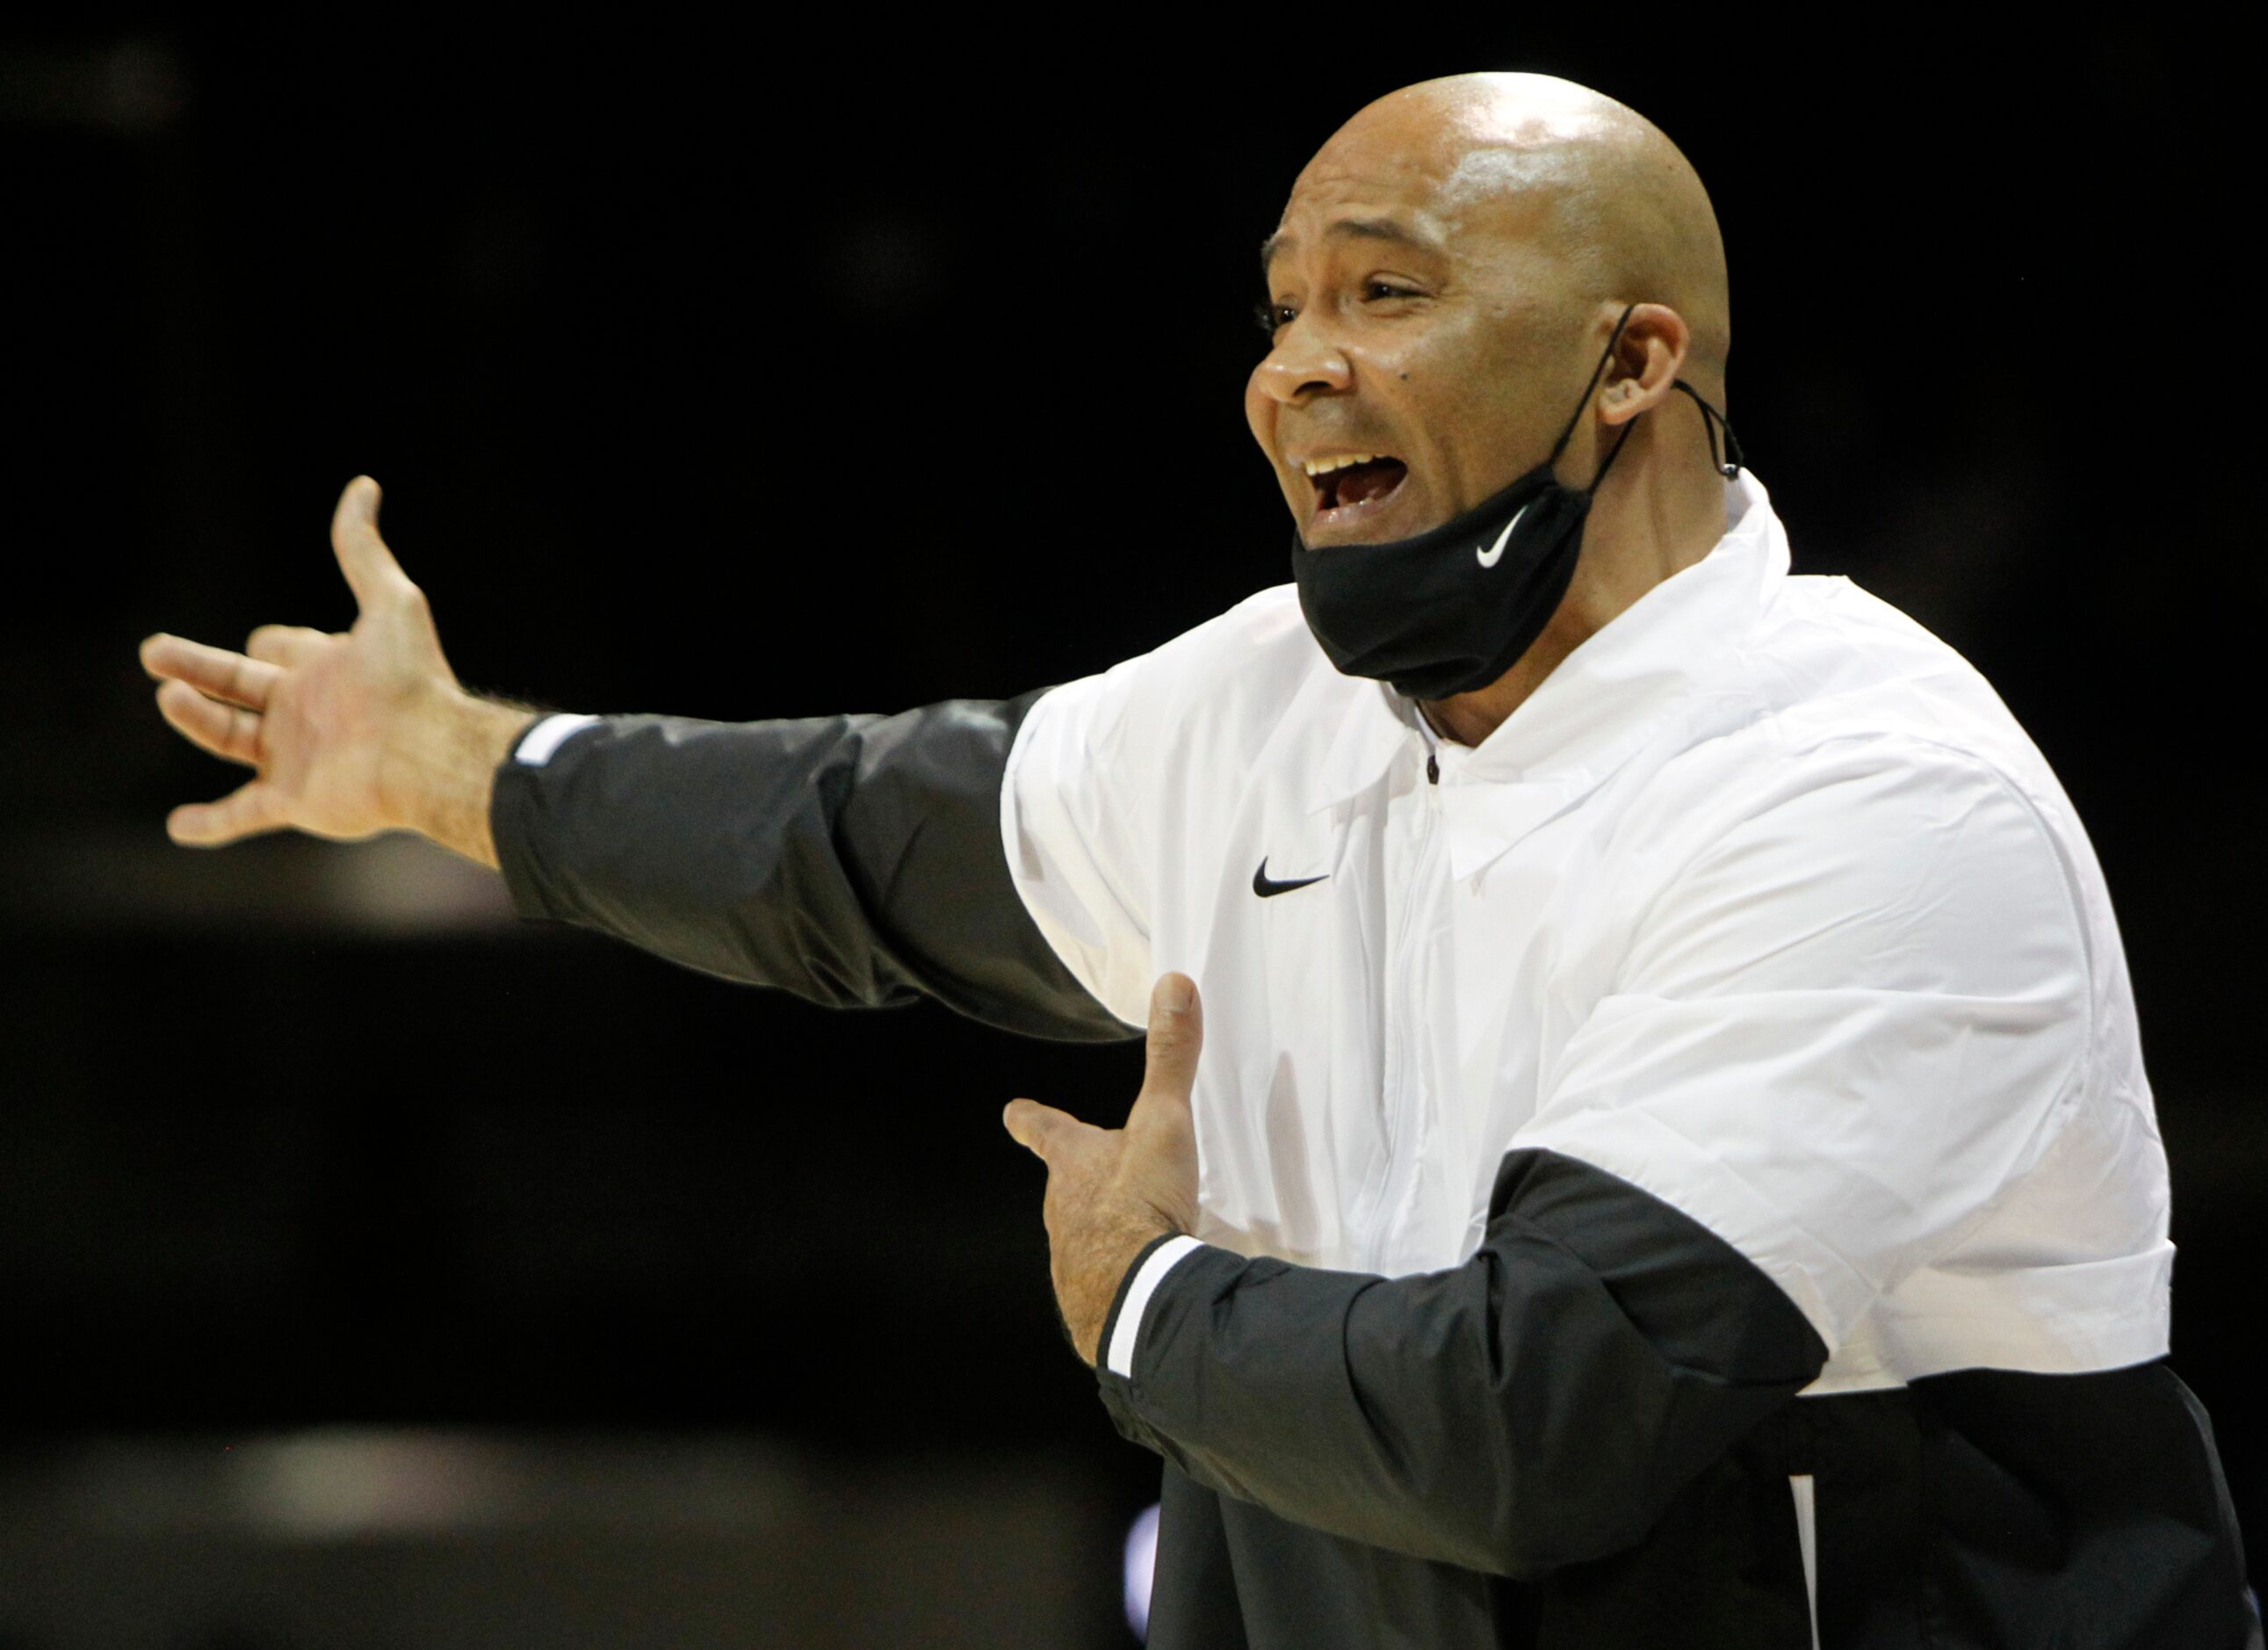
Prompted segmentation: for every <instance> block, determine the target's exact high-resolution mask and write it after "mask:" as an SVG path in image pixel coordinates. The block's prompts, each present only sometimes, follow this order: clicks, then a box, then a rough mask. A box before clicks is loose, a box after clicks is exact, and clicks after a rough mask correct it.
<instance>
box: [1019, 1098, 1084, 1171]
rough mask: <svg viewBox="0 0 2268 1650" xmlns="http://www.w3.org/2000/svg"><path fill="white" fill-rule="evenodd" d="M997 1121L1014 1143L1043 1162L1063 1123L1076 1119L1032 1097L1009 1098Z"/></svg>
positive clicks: (1046, 1160)
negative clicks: (1010, 1099)
mask: <svg viewBox="0 0 2268 1650" xmlns="http://www.w3.org/2000/svg"><path fill="white" fill-rule="evenodd" d="M1000 1121H1001V1122H1002V1123H1005V1124H1006V1125H1007V1130H1008V1133H1009V1135H1010V1136H1011V1137H1012V1138H1013V1139H1014V1140H1015V1142H1016V1144H1017V1145H1020V1146H1022V1147H1023V1148H1024V1149H1025V1150H1026V1151H1027V1152H1029V1153H1031V1154H1032V1155H1033V1156H1034V1157H1036V1158H1038V1159H1039V1160H1040V1161H1042V1163H1045V1162H1048V1161H1049V1157H1048V1153H1049V1150H1051V1149H1052V1148H1053V1147H1054V1145H1056V1143H1057V1140H1059V1139H1060V1138H1062V1136H1063V1130H1064V1124H1065V1123H1076V1122H1078V1121H1079V1120H1078V1119H1077V1118H1075V1117H1073V1116H1071V1114H1070V1113H1069V1112H1067V1111H1057V1109H1055V1108H1054V1107H1053V1106H1042V1104H1040V1102H1039V1101H1036V1100H1012V1101H1009V1102H1008V1109H1006V1110H1005V1111H1004V1112H1002V1113H1001V1114H1000Z"/></svg>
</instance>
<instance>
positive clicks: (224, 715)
mask: <svg viewBox="0 0 2268 1650" xmlns="http://www.w3.org/2000/svg"><path fill="white" fill-rule="evenodd" d="M158 714H159V715H160V716H162V717H164V718H166V720H167V721H168V722H171V723H172V724H173V726H174V727H175V728H176V729H177V730H179V731H180V733H181V734H182V735H183V736H184V737H186V738H187V739H188V741H189V742H190V743H191V744H192V745H196V746H200V747H202V748H204V749H206V750H209V751H210V752H211V753H212V754H213V755H216V756H219V757H224V758H225V759H226V760H227V761H230V762H242V763H243V764H244V765H245V766H246V767H247V768H256V767H258V766H259V765H260V718H259V716H258V715H257V714H255V713H254V712H253V711H247V710H243V709H241V708H239V706H236V705H232V704H223V703H220V701H219V700H217V699H208V698H206V697H205V696H204V695H203V694H202V693H199V692H198V691H197V690H196V689H195V688H192V687H190V686H189V685H188V683H187V682H185V681H168V682H166V683H165V684H164V685H163V686H161V687H160V688H159V689H158Z"/></svg>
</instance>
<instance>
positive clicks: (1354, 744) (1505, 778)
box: [1307, 470, 1788, 878]
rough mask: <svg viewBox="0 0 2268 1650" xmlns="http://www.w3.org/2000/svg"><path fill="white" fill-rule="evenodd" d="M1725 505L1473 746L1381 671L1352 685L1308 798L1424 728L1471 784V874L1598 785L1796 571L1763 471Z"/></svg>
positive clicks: (1461, 815)
mask: <svg viewBox="0 0 2268 1650" xmlns="http://www.w3.org/2000/svg"><path fill="white" fill-rule="evenodd" d="M1725 515H1726V522H1727V527H1726V531H1725V535H1724V536H1723V537H1722V538H1720V539H1719V540H1718V541H1717V542H1716V544H1715V545H1714V546H1713V547H1712V549H1710V551H1709V554H1708V555H1706V556H1703V557H1702V558H1701V560H1699V561H1698V562H1696V563H1695V564H1693V565H1692V566H1690V567H1688V568H1685V569H1683V570H1682V571H1678V572H1676V573H1674V574H1672V575H1671V576H1670V577H1669V578H1666V579H1664V580H1663V581H1662V582H1661V584H1659V585H1656V586H1654V587H1653V589H1652V590H1649V591H1647V592H1646V594H1645V595H1643V596H1641V597H1639V598H1638V600H1636V601H1634V602H1632V603H1631V605H1630V607H1628V608H1625V609H1624V611H1623V612H1621V613H1619V614H1617V615H1616V616H1615V617H1614V618H1613V619H1612V620H1610V621H1609V622H1607V623H1606V624H1605V625H1603V626H1602V627H1601V628H1600V630H1598V631H1597V632H1596V633H1595V634H1594V635H1593V636H1591V637H1588V638H1587V639H1586V640H1585V641H1584V643H1583V644H1582V645H1581V646H1580V647H1578V648H1576V649H1575V651H1574V652H1572V653H1570V654H1569V655H1568V656H1567V657H1566V658H1565V659H1564V660H1562V661H1561V662H1560V665H1559V667H1558V668H1557V669H1556V670H1554V671H1553V672H1552V673H1551V674H1550V676H1548V677H1546V678H1545V679H1544V681H1543V685H1542V686H1541V687H1539V688H1538V689H1536V690H1535V692H1534V693H1533V694H1531V695H1530V696H1528V698H1527V700H1526V701H1524V702H1523V703H1521V706H1520V707H1519V709H1517V710H1515V711H1513V713H1512V714H1511V715H1510V716H1508V717H1506V718H1505V720H1504V722H1503V723H1502V725H1501V726H1499V727H1498V728H1497V729H1496V731H1495V732H1493V733H1491V734H1490V735H1489V736H1488V738H1487V739H1485V740H1483V741H1482V742H1481V744H1480V745H1479V746H1477V747H1476V748H1466V747H1464V746H1462V745H1452V744H1448V743H1445V742H1440V741H1437V740H1434V739H1433V737H1432V732H1431V730H1430V729H1427V728H1426V727H1425V718H1424V717H1423V716H1421V715H1420V714H1419V713H1418V708H1417V706H1416V705H1415V704H1413V703H1410V701H1409V700H1407V699H1404V698H1403V697H1402V696H1401V695H1399V694H1397V693H1395V692H1394V691H1393V690H1392V689H1389V688H1388V687H1387V686H1386V685H1385V684H1384V683H1382V682H1377V683H1373V682H1358V683H1355V684H1353V685H1354V687H1355V688H1356V689H1357V691H1356V692H1355V694H1354V699H1353V704H1352V706H1351V710H1350V711H1349V713H1348V714H1346V715H1344V718H1342V720H1341V723H1340V726H1339V728H1338V730H1337V733H1336V734H1335V735H1334V736H1333V738H1332V740H1331V743H1330V746H1329V748H1328V749H1327V750H1326V751H1325V752H1324V755H1323V758H1322V761H1321V762H1318V763H1317V764H1316V768H1315V770H1314V777H1313V780H1312V782H1311V784H1309V786H1308V788H1307V797H1308V805H1309V807H1310V808H1311V809H1322V808H1325V807H1330V806H1332V805H1333V804H1336V803H1338V802H1341V801H1344V799H1346V798H1348V797H1350V796H1351V795H1353V794H1354V793H1355V792H1358V791H1360V790H1363V789H1365V788H1366V787H1367V786H1368V785H1370V784H1373V783H1374V782H1375V781H1376V780H1377V779H1378V778H1379V777H1381V775H1382V774H1383V773H1385V771H1386V770H1387V769H1388V767H1389V766H1390V765H1391V764H1392V762H1393V761H1394V759H1395V755H1397V754H1398V753H1399V752H1400V751H1402V750H1403V749H1405V748H1407V746H1408V742H1409V740H1410V737H1411V735H1412V733H1417V734H1418V736H1419V737H1421V738H1424V739H1425V740H1426V741H1427V742H1428V744H1429V745H1432V746H1433V747H1434V754H1435V755H1437V757H1438V758H1439V760H1440V764H1441V770H1442V775H1443V778H1444V779H1445V780H1446V781H1448V782H1449V788H1450V789H1451V790H1453V791H1454V792H1458V793H1460V800H1459V803H1458V805H1457V806H1456V807H1455V808H1454V814H1455V816H1456V817H1455V819H1454V821H1453V831H1452V838H1451V849H1452V860H1453V866H1454V871H1455V874H1456V875H1458V876H1459V877H1461V878H1462V877H1464V876H1467V875H1469V874H1470V873H1471V872H1472V871H1474V870H1476V869H1478V868H1479V866H1481V865H1483V864H1485V863H1486V862H1487V861H1488V860H1490V859H1492V858H1495V857H1496V856H1497V855H1498V854H1499V853H1501V852H1503V851H1504V850H1505V849H1506V848H1507V847H1509V846H1510V845H1511V844H1512V843H1513V842H1515V841H1517V840H1518V839H1519V837H1520V836H1524V835H1526V834H1527V831H1528V830H1530V829H1534V828H1535V825H1536V824H1538V823H1541V822H1542V819H1541V818H1540V817H1535V814H1536V810H1537V809H1539V808H1542V809H1544V810H1546V812H1545V814H1544V815H1543V817H1548V816H1549V814H1550V813H1557V812H1558V811H1559V810H1560V809H1561V808H1564V807H1566V806H1568V805H1569V804H1570V803H1572V802H1573V801H1575V800H1578V799H1580V798H1581V797H1582V796H1584V795H1587V794H1588V793H1589V792H1591V791H1592V790H1594V789H1595V788H1596V787H1597V786H1598V785H1599V784H1602V783H1603V782H1604V781H1605V779H1606V778H1607V777H1608V776H1609V774H1611V773H1613V772H1614V770H1616V768H1618V767H1620V766H1621V765H1622V763H1623V762H1625V761H1627V760H1628V759H1629V758H1630V757H1631V755H1634V754H1636V752H1637V751H1638V748H1640V747H1641V746H1642V745H1644V744H1645V743H1646V740H1647V738H1648V737H1649V736H1651V735H1652V734H1653V733H1654V731H1655V730H1656V729H1657V728H1659V727H1660V726H1661V724H1662V722H1663V720H1664V719H1665V718H1668V716H1670V715H1671V714H1672V713H1673V712H1674V711H1675V710H1676V708H1677V706H1678V704H1679V703H1680V702H1681V701H1682V700H1683V698H1684V697H1685V696H1686V695H1687V694H1688V693H1689V692H1690V689H1692V688H1693V687H1695V686H1696V685H1697V684H1698V683H1700V682H1702V681H1705V680H1707V679H1709V678H1711V677H1712V676H1714V675H1715V674H1717V673H1718V671H1719V669H1720V668H1721V667H1722V665H1723V664H1724V662H1725V661H1726V660H1727V659H1729V658H1730V656H1731V655H1732V654H1733V653H1734V652H1736V651H1737V650H1738V649H1739V647H1740V645H1741V643H1742V640H1743V639H1744V638H1745V637H1747V636H1748V634H1749V630H1751V629H1752V628H1753V627H1754V626H1755V624H1756V620H1757V619H1758V618H1759V617H1760V616H1761V615H1763V613H1764V608H1766V607H1767V606H1768V605H1769V604H1770V602H1771V600H1772V597H1773V595H1774V594H1775V593H1777V592H1778V588H1779V585H1780V581H1781V580H1782V579H1784V578H1786V576H1787V569H1788V548H1787V533H1786V528H1784V527H1782V526H1781V525H1780V520H1779V518H1778V516H1777V515H1775V514H1774V513H1773V512H1772V508H1771V497H1770V495H1769V494H1767V493H1766V492H1765V490H1764V483H1763V482H1760V481H1758V480H1757V479H1756V475H1755V473H1754V472H1753V471H1749V470H1743V471H1742V474H1741V476H1740V479H1738V480H1737V481H1733V482H1727V483H1726V486H1725ZM1328 680H1329V681H1331V682H1333V684H1334V685H1341V686H1343V685H1344V679H1343V678H1338V677H1337V676H1336V675H1333V676H1331V677H1329V678H1328Z"/></svg>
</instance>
